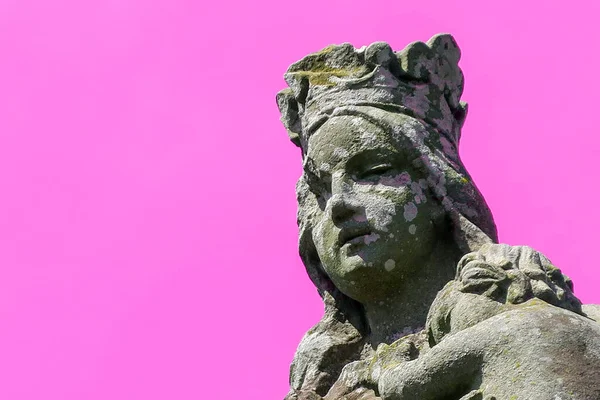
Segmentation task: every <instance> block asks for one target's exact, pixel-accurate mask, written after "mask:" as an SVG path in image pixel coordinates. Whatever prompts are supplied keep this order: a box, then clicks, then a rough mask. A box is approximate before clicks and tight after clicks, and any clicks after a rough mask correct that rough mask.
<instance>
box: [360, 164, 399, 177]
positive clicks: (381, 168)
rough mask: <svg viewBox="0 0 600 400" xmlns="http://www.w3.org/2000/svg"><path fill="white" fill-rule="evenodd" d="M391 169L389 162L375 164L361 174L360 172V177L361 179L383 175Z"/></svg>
mask: <svg viewBox="0 0 600 400" xmlns="http://www.w3.org/2000/svg"><path fill="white" fill-rule="evenodd" d="M392 169H393V167H392V165H391V164H378V165H375V166H373V167H371V168H369V169H367V170H366V171H364V172H363V173H362V174H360V178H361V179H375V178H379V177H380V176H382V175H385V174H387V173H388V172H390V171H391V170H392Z"/></svg>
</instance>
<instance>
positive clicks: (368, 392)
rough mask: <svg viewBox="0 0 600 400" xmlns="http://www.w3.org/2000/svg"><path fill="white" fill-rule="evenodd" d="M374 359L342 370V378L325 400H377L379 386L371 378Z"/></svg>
mask: <svg viewBox="0 0 600 400" xmlns="http://www.w3.org/2000/svg"><path fill="white" fill-rule="evenodd" d="M371 362H372V359H367V360H361V361H354V362H352V363H350V364H348V365H346V366H345V367H344V369H342V373H341V374H340V377H339V378H338V380H337V381H336V382H335V384H334V385H333V386H332V387H331V389H330V390H329V392H328V393H327V395H326V396H325V399H324V400H339V399H343V400H376V399H380V397H378V396H377V395H376V393H375V390H374V389H376V388H377V384H376V383H374V382H373V380H372V377H371V375H372V374H371V369H370V364H371Z"/></svg>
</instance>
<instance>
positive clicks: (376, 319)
mask: <svg viewBox="0 0 600 400" xmlns="http://www.w3.org/2000/svg"><path fill="white" fill-rule="evenodd" d="M460 256H461V253H460V252H459V250H458V249H457V248H456V246H455V245H454V244H453V243H451V242H447V241H440V242H438V243H437V244H436V247H435V248H434V251H433V252H432V254H431V256H430V257H429V259H428V260H426V261H425V262H423V264H422V265H419V266H417V267H416V268H414V269H412V270H413V271H415V272H414V273H413V274H411V276H410V277H409V278H408V279H406V280H404V281H403V282H402V285H401V287H398V288H395V290H394V292H393V293H386V294H382V296H381V297H379V298H377V299H373V300H372V301H369V303H366V304H365V303H363V306H364V309H365V314H366V319H367V322H368V324H369V328H370V331H371V334H370V341H371V345H372V347H373V348H377V346H378V345H379V344H380V343H386V344H390V343H392V342H394V341H396V340H398V339H399V338H401V337H403V336H406V335H409V334H411V333H416V332H419V331H421V330H423V329H424V328H425V322H426V319H427V314H428V312H429V308H430V307H431V304H432V303H433V300H434V299H435V297H436V295H437V293H438V292H439V291H440V290H441V289H442V288H443V287H444V286H445V285H446V284H447V283H448V282H450V281H451V280H452V279H454V276H455V272H456V264H457V262H458V260H459V259H460Z"/></svg>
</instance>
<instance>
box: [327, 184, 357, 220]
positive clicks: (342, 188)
mask: <svg viewBox="0 0 600 400" xmlns="http://www.w3.org/2000/svg"><path fill="white" fill-rule="evenodd" d="M335 186H336V187H334V188H333V190H332V191H333V194H332V196H331V198H330V199H329V206H330V211H331V219H332V220H333V222H334V223H336V224H337V223H342V222H344V221H346V220H348V219H350V218H352V217H353V216H354V215H356V214H357V213H359V212H360V210H361V209H362V207H361V206H360V202H359V201H358V199H357V198H356V195H355V193H354V192H353V190H352V185H351V184H350V183H349V182H340V183H339V184H338V185H335Z"/></svg>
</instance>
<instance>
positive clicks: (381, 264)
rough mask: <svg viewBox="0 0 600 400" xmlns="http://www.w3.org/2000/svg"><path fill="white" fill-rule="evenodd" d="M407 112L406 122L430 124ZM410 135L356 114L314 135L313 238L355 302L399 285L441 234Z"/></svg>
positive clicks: (310, 166)
mask: <svg viewBox="0 0 600 400" xmlns="http://www.w3.org/2000/svg"><path fill="white" fill-rule="evenodd" d="M406 119H407V124H408V125H407V128H408V129H411V130H412V131H413V132H414V130H415V129H422V130H423V131H425V127H424V126H423V125H421V124H420V123H419V122H418V121H417V120H415V119H412V118H410V117H406ZM395 136H397V137H395ZM407 140H408V139H407V138H406V137H404V136H402V135H393V134H391V133H388V132H385V131H384V130H383V129H382V128H380V127H378V126H376V125H374V124H372V123H370V122H368V121H367V120H366V119H363V118H360V117H356V116H337V117H333V118H330V119H329V120H328V121H327V122H326V123H325V124H323V125H322V126H321V127H320V128H319V130H318V131H317V132H315V134H314V135H313V136H312V137H311V138H310V140H309V144H308V151H307V155H306V161H305V166H304V170H305V177H306V179H307V181H308V184H309V187H310V188H311V191H312V192H313V193H314V194H315V196H316V197H317V203H318V210H316V211H315V212H316V216H315V224H314V226H313V241H314V243H315V246H316V248H317V252H318V254H319V258H320V260H321V262H322V264H323V268H324V269H325V272H326V273H327V274H328V275H329V277H330V278H331V280H332V281H333V283H334V284H335V285H336V286H337V287H338V288H339V289H340V290H341V291H342V292H343V293H344V294H346V295H347V296H349V297H351V298H353V299H355V300H357V301H361V302H364V301H369V300H370V299H372V298H374V297H373V296H377V295H379V296H381V295H385V293H387V292H388V291H389V290H397V288H398V287H399V283H401V282H402V281H403V280H404V279H405V278H407V277H408V275H409V274H412V273H414V271H417V270H418V268H419V266H420V265H421V264H422V262H424V261H425V260H426V259H427V257H428V255H429V254H431V252H432V250H433V246H434V243H435V241H436V228H435V227H434V223H433V220H434V219H435V218H437V219H439V217H440V216H442V215H443V212H442V208H441V205H439V203H438V202H437V201H436V200H435V199H434V198H433V197H432V196H431V195H430V194H429V189H428V187H427V184H426V178H427V177H426V176H422V172H420V171H418V170H417V169H416V168H415V167H413V163H412V162H413V161H414V160H415V159H417V158H418V157H419V156H420V154H419V153H418V152H417V151H416V149H414V147H413V146H411V145H410V144H409V143H407ZM436 216H437V217H436Z"/></svg>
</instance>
